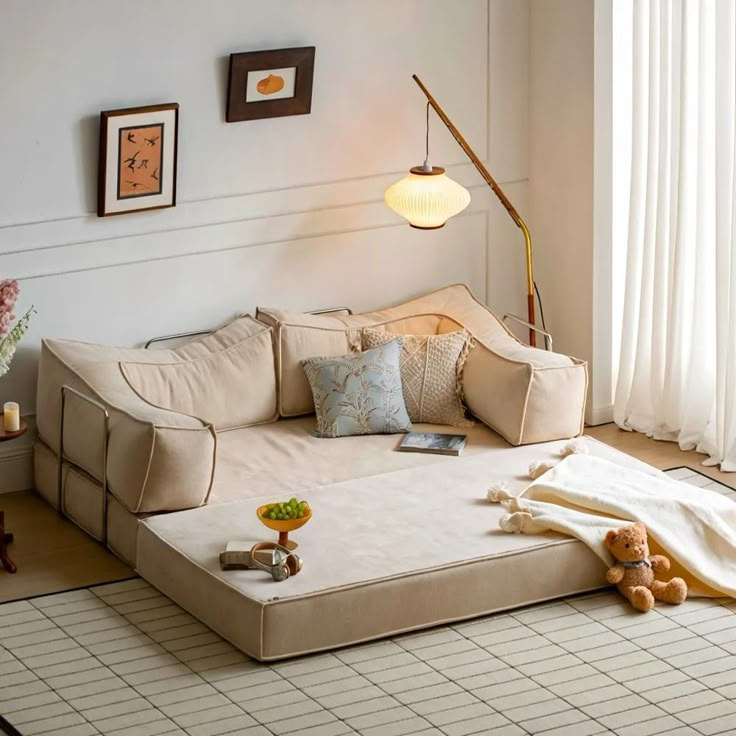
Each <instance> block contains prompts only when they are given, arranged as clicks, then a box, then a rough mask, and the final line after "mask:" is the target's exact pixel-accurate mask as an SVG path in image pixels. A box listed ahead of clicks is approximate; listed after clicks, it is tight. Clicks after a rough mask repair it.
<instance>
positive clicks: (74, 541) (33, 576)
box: [0, 491, 134, 602]
mask: <svg viewBox="0 0 736 736" xmlns="http://www.w3.org/2000/svg"><path fill="white" fill-rule="evenodd" d="M0 508H2V509H3V510H4V511H5V528H6V531H9V532H12V533H13V536H14V537H15V539H14V541H13V543H12V544H11V545H10V546H9V547H8V549H9V551H10V556H11V558H12V560H13V562H15V564H16V565H17V566H18V572H17V573H15V575H9V574H8V573H7V572H5V570H3V569H2V567H0V602H2V601H10V600H16V599H17V598H28V597H29V596H33V595H42V594H46V593H56V592H58V591H61V590H69V589H70V588H79V587H83V586H87V585H94V584H95V583H105V582H109V581H111V580H121V579H122V578H128V577H130V576H131V575H133V574H134V573H133V571H132V570H131V569H130V568H129V567H128V566H127V565H125V564H123V563H122V562H121V561H120V560H119V559H118V558H117V557H115V555H113V554H112V553H111V552H108V551H107V550H106V549H105V548H104V547H103V546H102V545H101V544H99V543H97V542H95V541H94V540H93V539H92V537H90V536H88V535H87V534H86V533H85V532H83V531H82V530H81V529H79V527H77V526H75V525H74V524H72V523H71V522H70V521H67V520H66V519H62V518H61V516H59V515H58V514H57V513H56V511H54V509H52V508H51V507H50V506H49V505H48V504H47V503H46V502H45V501H43V500H41V498H40V496H38V495H36V493H35V492H33V491H18V492H16V493H3V494H0Z"/></svg>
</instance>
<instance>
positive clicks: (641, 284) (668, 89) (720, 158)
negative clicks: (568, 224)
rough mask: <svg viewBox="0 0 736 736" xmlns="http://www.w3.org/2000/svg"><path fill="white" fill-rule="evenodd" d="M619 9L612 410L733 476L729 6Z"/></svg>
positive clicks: (734, 10)
mask: <svg viewBox="0 0 736 736" xmlns="http://www.w3.org/2000/svg"><path fill="white" fill-rule="evenodd" d="M618 1H619V0H616V2H618ZM629 7H630V10H631V12H632V13H633V44H632V46H633V58H632V70H633V78H632V87H631V100H630V102H631V110H632V116H631V143H632V145H631V179H630V191H629V208H628V242H627V243H626V244H625V245H624V247H626V249H627V251H626V276H625V293H624V314H623V322H622V336H621V353H620V365H619V371H618V382H617V386H616V393H615V401H614V416H615V420H616V422H617V424H618V425H619V426H621V427H623V428H625V429H634V430H637V431H640V432H645V433H647V434H648V435H650V436H652V437H655V438H657V439H666V440H673V441H677V442H679V444H680V447H682V448H683V449H697V450H698V451H700V452H703V453H706V454H707V455H709V456H710V457H709V459H708V460H706V461H705V462H706V464H710V465H716V464H720V466H721V469H722V470H728V471H736V216H735V209H736V207H735V202H734V194H735V192H736V190H735V188H734V172H735V171H736V168H735V167H734V154H735V153H736V150H735V148H734V137H735V134H736V127H735V124H734V122H735V121H734V118H735V115H736V109H735V107H734V99H735V90H736V75H735V69H736V54H735V49H736V2H734V0H633V2H632V3H630V5H629ZM614 63H615V58H614ZM614 104H615V102H614ZM624 153H628V152H624Z"/></svg>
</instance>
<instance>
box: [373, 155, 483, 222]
mask: <svg viewBox="0 0 736 736" xmlns="http://www.w3.org/2000/svg"><path fill="white" fill-rule="evenodd" d="M384 199H385V201H386V204H387V205H388V206H389V207H390V208H391V209H392V210H393V211H394V212H396V213H398V214H399V215H401V216H402V217H403V218H405V219H406V220H408V222H409V224H410V225H411V226H412V227H417V228H420V229H422V230H433V229H435V228H438V227H442V226H443V225H444V224H445V223H446V222H447V221H448V220H449V219H450V218H451V217H453V216H454V215H457V214H458V213H459V212H462V211H463V210H464V209H465V208H466V207H467V206H468V205H469V204H470V192H469V191H468V190H467V189H465V187H463V186H460V184H458V183H457V182H456V181H453V180H452V179H450V178H449V177H448V176H446V175H445V170H444V169H442V168H440V167H438V166H435V167H433V168H432V171H431V172H430V171H429V170H426V171H425V170H424V169H423V168H422V167H421V166H416V167H414V168H413V169H412V170H411V173H410V174H409V175H408V176H405V177H404V178H403V179H402V180H401V181H397V182H396V184H392V185H391V186H390V187H389V188H388V189H387V190H386V192H385V194H384Z"/></svg>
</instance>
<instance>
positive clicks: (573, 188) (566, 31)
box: [529, 0, 610, 423]
mask: <svg viewBox="0 0 736 736" xmlns="http://www.w3.org/2000/svg"><path fill="white" fill-rule="evenodd" d="M595 6H596V4H595V3H594V2H592V1H591V0H531V4H530V20H529V36H530V61H529V64H530V66H529V121H530V122H529V125H530V134H529V192H530V194H529V196H530V201H531V203H532V206H531V229H532V235H533V237H534V250H535V263H536V279H537V282H538V283H539V287H540V289H541V291H542V297H543V299H544V308H545V316H546V319H547V327H548V328H549V330H550V331H551V332H552V334H553V336H554V339H555V343H554V347H555V350H557V351H559V352H562V353H567V354H569V355H575V356H577V357H580V358H583V359H585V360H587V361H588V363H589V371H590V391H589V397H588V410H587V420H588V421H589V422H591V423H598V422H600V421H607V419H608V418H607V416H606V412H607V411H610V405H606V401H607V399H605V398H604V399H602V398H601V396H605V390H604V391H602V392H601V391H599V390H598V387H599V386H603V387H605V386H606V385H608V387H609V391H608V399H610V367H609V365H610V347H609V349H608V358H607V360H608V364H607V362H606V359H605V358H603V359H601V360H600V361H598V357H599V356H600V354H601V352H602V351H603V352H605V351H604V350H603V348H605V346H606V345H608V344H610V329H609V333H608V337H607V336H606V335H604V334H602V333H601V332H599V331H598V323H599V322H600V320H599V319H598V318H599V317H600V307H601V302H605V294H604V292H603V290H602V286H601V285H602V284H604V282H605V273H606V269H608V272H609V273H610V268H608V267H607V265H606V263H605V254H604V255H603V258H602V260H601V257H600V256H601V254H599V261H598V263H597V264H594V241H595V238H594V143H595V134H594V130H595V126H594V109H595V99H594V86H595V85H594V69H595V59H594V52H595V43H594V37H595V33H594V31H595V27H594V21H595ZM599 72H600V73H602V72H604V70H600V69H599ZM601 194H602V195H603V193H601ZM600 226H601V227H606V225H605V223H601V224H600ZM594 266H595V267H596V268H595V269H594ZM596 279H597V281H596ZM609 305H610V299H609ZM596 310H598V311H596ZM602 346H603V347H602ZM609 404H610V401H609Z"/></svg>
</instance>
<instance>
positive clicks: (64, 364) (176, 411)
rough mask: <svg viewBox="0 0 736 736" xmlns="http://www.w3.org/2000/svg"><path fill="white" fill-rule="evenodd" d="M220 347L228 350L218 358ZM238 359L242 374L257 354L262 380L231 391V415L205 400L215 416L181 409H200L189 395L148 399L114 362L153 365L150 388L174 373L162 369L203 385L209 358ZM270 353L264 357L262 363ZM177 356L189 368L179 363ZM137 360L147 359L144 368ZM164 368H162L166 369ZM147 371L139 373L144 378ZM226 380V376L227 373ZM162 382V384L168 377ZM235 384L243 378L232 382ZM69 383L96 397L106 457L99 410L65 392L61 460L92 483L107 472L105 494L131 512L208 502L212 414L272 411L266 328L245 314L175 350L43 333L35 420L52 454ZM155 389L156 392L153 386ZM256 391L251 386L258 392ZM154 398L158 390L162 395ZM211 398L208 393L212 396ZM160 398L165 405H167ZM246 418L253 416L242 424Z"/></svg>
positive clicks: (261, 415) (260, 416) (190, 387)
mask: <svg viewBox="0 0 736 736" xmlns="http://www.w3.org/2000/svg"><path fill="white" fill-rule="evenodd" d="M219 353H226V355H225V356H224V357H223V356H220V357H219V358H218V354H219ZM236 357H239V358H241V359H243V360H244V361H246V362H245V363H244V364H243V366H241V368H242V370H243V372H244V373H245V374H246V375H248V374H249V370H248V368H249V366H248V364H247V361H249V360H253V361H254V362H255V367H254V373H252V374H250V375H256V376H258V377H259V378H262V380H263V384H262V385H261V386H259V387H252V386H250V387H249V388H248V392H247V393H242V392H241V395H240V396H239V397H238V398H241V399H242V401H241V402H237V401H236V402H232V403H233V404H235V406H234V408H233V411H232V414H231V415H228V416H225V414H224V409H223V406H222V404H221V403H220V402H219V401H218V402H216V405H213V409H212V411H213V414H212V416H211V417H208V416H206V415H205V416H197V415H196V414H191V413H188V412H187V411H185V410H186V409H200V408H202V407H201V406H199V405H195V403H196V402H195V400H194V399H193V398H191V396H190V397H189V399H187V401H188V402H189V403H187V401H185V402H183V403H182V404H179V403H177V401H176V400H174V399H172V400H170V401H168V402H167V401H162V402H161V404H160V405H155V404H154V403H151V402H150V401H146V400H144V399H143V398H141V396H140V395H139V394H138V393H137V392H136V391H134V390H133V388H132V387H131V385H130V383H128V381H127V380H126V378H125V377H124V375H123V371H122V370H121V367H120V365H121V363H125V364H136V365H137V366H138V368H137V369H131V371H135V370H138V371H139V373H145V372H146V371H150V372H151V373H152V374H153V373H155V371H156V369H157V368H159V367H160V368H161V373H162V375H164V378H161V377H160V376H159V378H158V379H157V380H159V381H160V383H159V384H157V386H158V389H160V390H161V391H163V389H161V386H164V387H165V386H168V387H169V389H170V390H171V393H172V394H174V393H176V392H175V390H174V389H173V388H172V383H173V378H172V376H171V375H167V374H166V372H167V371H169V372H170V373H172V374H175V373H176V372H177V371H180V372H181V373H184V374H186V375H185V378H184V379H182V380H183V385H184V386H185V388H184V389H183V390H182V393H183V394H186V393H187V392H189V393H190V394H191V393H192V392H194V391H196V390H197V386H199V387H200V388H201V386H202V383H201V382H202V380H203V379H204V377H205V376H206V375H209V376H212V375H214V374H215V373H217V371H216V370H215V369H214V368H213V364H217V365H220V366H222V365H225V366H227V368H226V369H223V370H226V372H227V375H228V376H231V372H232V370H233V365H234V363H235V359H236ZM269 361H270V362H269ZM185 362H194V363H196V364H197V365H196V367H194V368H185V367H183V364H184V363H185ZM143 364H145V367H142V366H143ZM165 374H166V375H165ZM148 380H149V379H148V376H146V381H148ZM228 380H229V379H228ZM167 381H168V383H167ZM238 385H239V386H240V387H241V389H242V387H243V384H242V383H239V384H238ZM62 386H70V387H71V388H74V389H77V390H78V391H80V392H81V393H82V394H84V395H85V396H88V397H90V398H92V399H95V400H96V401H98V402H100V403H102V404H103V405H104V406H105V408H106V409H107V411H108V414H109V417H110V419H109V435H108V437H107V463H106V464H105V440H106V437H105V422H104V417H103V415H102V413H101V412H100V411H99V410H97V409H96V408H95V407H93V406H92V405H90V404H89V403H88V402H85V401H84V400H83V399H80V398H79V397H77V396H76V395H74V394H67V403H66V411H65V415H64V455H65V458H66V459H67V460H68V461H69V462H71V463H73V464H75V465H78V466H79V467H80V468H82V469H83V470H85V471H86V472H87V473H89V474H90V475H91V476H92V477H93V478H94V479H96V480H97V481H100V482H101V481H102V480H103V478H105V476H106V477H107V482H108V487H109V489H110V492H111V493H112V494H113V495H114V496H115V497H116V498H117V499H118V500H119V501H120V503H121V504H122V505H123V506H124V507H125V508H126V509H127V510H128V511H132V512H134V513H140V512H155V511H176V510H181V509H187V508H193V507H195V506H199V505H201V504H203V503H205V502H206V500H207V496H208V494H209V491H210V487H211V484H212V478H213V474H214V468H215V448H216V434H215V428H214V423H213V421H212V420H213V419H215V420H217V421H220V422H223V423H224V424H227V425H228V426H229V425H230V423H231V422H232V423H233V425H235V423H237V422H239V421H244V420H251V419H257V420H259V421H266V420H267V415H270V416H273V415H275V406H276V388H275V377H274V372H273V351H272V340H271V335H270V331H269V329H268V328H266V327H264V325H263V324H261V323H259V322H256V321H255V320H254V319H252V318H251V317H244V318H241V319H238V320H235V321H234V322H232V323H230V324H229V325H227V326H226V327H224V328H222V329H221V330H218V331H216V332H214V333H212V334H211V335H208V336H207V337H205V338H202V339H199V340H196V341H194V342H192V343H188V344H186V345H184V346H181V347H180V348H176V349H175V350H142V349H135V348H115V347H110V346H106V345H94V344H89V343H81V342H74V341H69V340H48V339H47V340H44V341H43V343H42V348H41V360H40V364H39V375H38V391H37V401H36V418H37V423H38V431H39V436H40V437H41V439H42V440H43V441H44V442H45V443H46V444H47V445H48V447H50V448H51V449H52V450H53V451H54V452H55V453H57V454H58V452H59V422H60V415H61V389H62ZM219 386H220V387H221V388H226V389H228V390H223V394H225V395H226V396H228V397H231V394H230V392H229V388H230V387H229V385H228V384H227V383H223V382H220V383H219ZM158 389H157V390H158ZM256 389H257V390H256ZM158 398H161V397H160V396H159V397H158ZM210 398H211V397H210ZM167 404H168V405H167ZM249 423H252V422H249Z"/></svg>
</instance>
